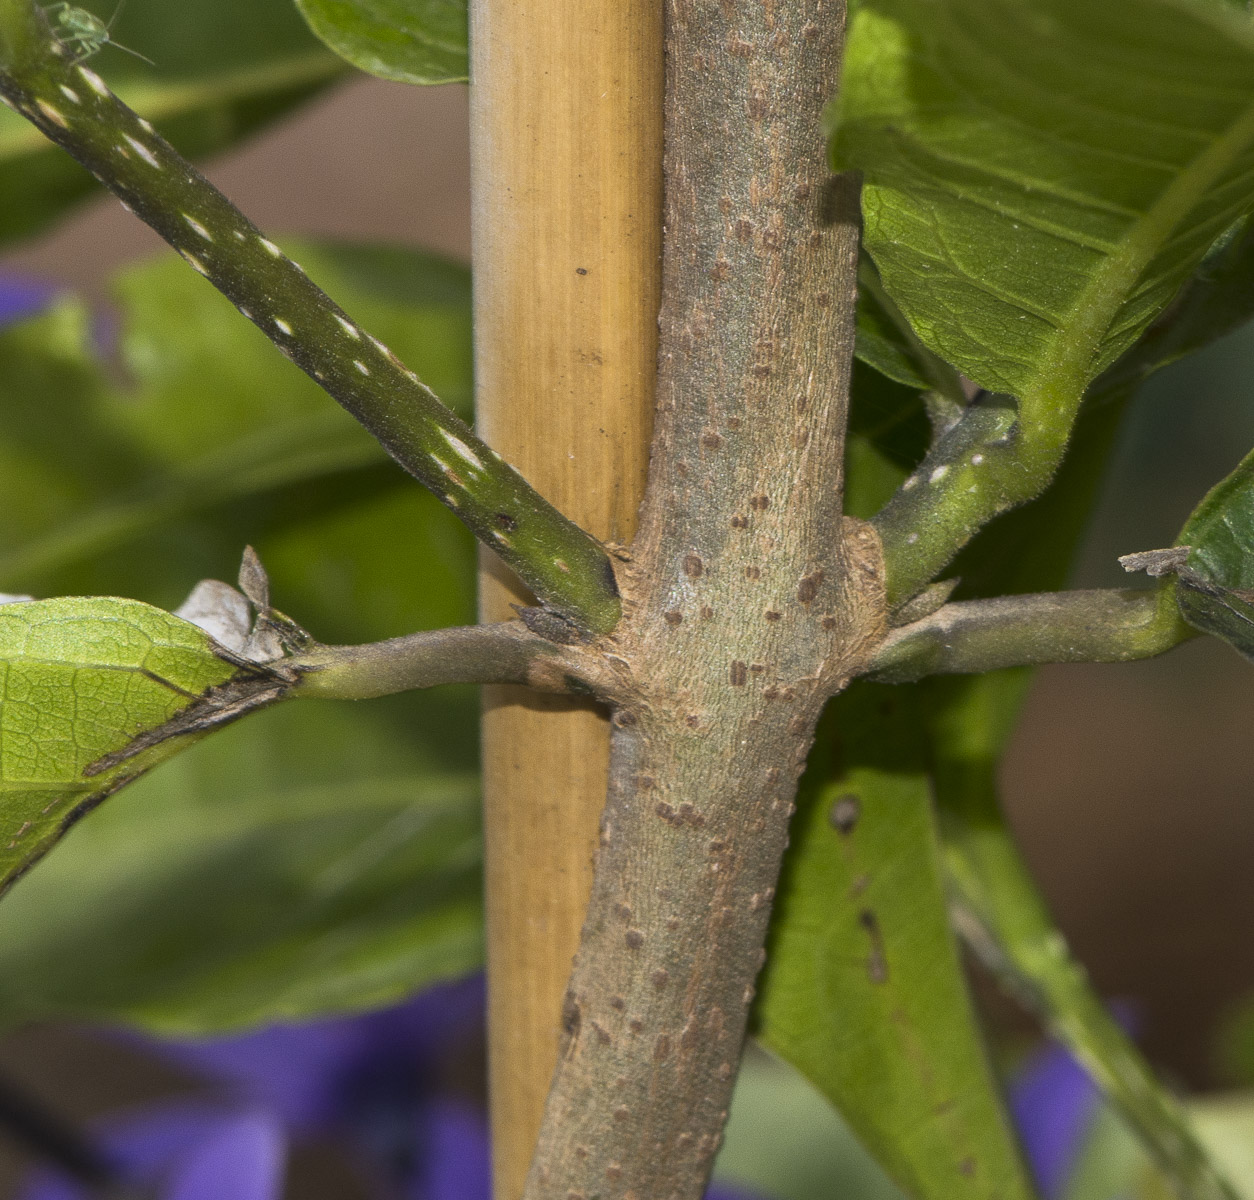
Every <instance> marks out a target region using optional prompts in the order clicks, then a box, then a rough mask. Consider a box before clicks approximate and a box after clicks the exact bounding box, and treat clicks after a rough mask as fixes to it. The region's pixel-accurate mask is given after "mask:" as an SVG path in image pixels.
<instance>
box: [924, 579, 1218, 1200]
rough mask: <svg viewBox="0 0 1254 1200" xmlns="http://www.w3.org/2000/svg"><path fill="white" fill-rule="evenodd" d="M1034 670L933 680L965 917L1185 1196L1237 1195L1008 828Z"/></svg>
mask: <svg viewBox="0 0 1254 1200" xmlns="http://www.w3.org/2000/svg"><path fill="white" fill-rule="evenodd" d="M1165 590H1167V589H1165ZM1168 591H1169V590H1168ZM1029 678H1030V675H1029V673H1028V672H1026V671H1013V672H1011V671H1006V672H999V673H997V674H993V675H985V676H982V677H980V678H976V679H971V680H963V681H958V680H944V681H942V680H938V681H935V683H934V684H932V685H929V687H930V688H931V692H932V696H933V702H934V712H933V718H932V720H933V738H932V744H933V764H932V772H933V780H934V786H935V795H936V803H937V811H938V817H939V822H940V830H941V838H942V842H943V846H944V856H945V866H946V873H947V879H948V887H949V890H950V896H951V907H952V912H953V916H954V921H955V925H956V926H957V928H958V932H959V933H960V934H961V935H962V936H963V937H964V938H965V940H966V941H967V942H968V944H969V945H970V946H971V948H972V949H973V950H974V951H975V952H976V953H977V954H978V955H979V956H980V957H981V958H982V959H983V960H984V962H985V963H986V965H987V966H988V967H989V968H990V969H991V970H992V971H993V973H994V974H995V975H996V976H997V977H998V978H999V980H1000V981H1001V983H1002V985H1003V986H1004V988H1005V989H1006V991H1007V992H1009V993H1010V994H1011V995H1013V996H1015V997H1016V998H1017V999H1019V1001H1020V1002H1021V1003H1023V1004H1024V1006H1025V1007H1026V1008H1027V1009H1028V1010H1029V1011H1030V1012H1033V1013H1034V1014H1036V1015H1037V1016H1038V1018H1039V1019H1040V1020H1041V1022H1042V1024H1043V1025H1044V1026H1045V1027H1046V1028H1047V1029H1048V1030H1049V1031H1050V1032H1051V1033H1052V1034H1053V1035H1054V1036H1055V1037H1057V1038H1058V1039H1059V1040H1060V1041H1061V1042H1062V1043H1063V1044H1064V1045H1066V1046H1067V1047H1068V1048H1069V1049H1070V1050H1071V1052H1072V1053H1073V1054H1074V1055H1075V1056H1076V1058H1077V1059H1079V1061H1080V1062H1081V1064H1082V1065H1083V1066H1084V1068H1085V1070H1086V1071H1087V1072H1088V1073H1089V1074H1090V1075H1091V1076H1092V1078H1093V1080H1094V1082H1095V1083H1096V1084H1097V1085H1098V1087H1100V1088H1101V1089H1102V1091H1103V1092H1104V1093H1105V1095H1106V1097H1107V1099H1108V1100H1109V1101H1110V1102H1111V1103H1112V1104H1113V1105H1114V1106H1115V1107H1116V1108H1117V1109H1119V1111H1120V1112H1121V1113H1122V1114H1123V1116H1124V1118H1125V1119H1126V1120H1127V1121H1128V1122H1129V1124H1130V1125H1131V1126H1132V1128H1133V1129H1135V1131H1136V1132H1137V1134H1138V1135H1139V1137H1140V1139H1141V1141H1142V1142H1143V1143H1144V1145H1145V1147H1146V1149H1147V1150H1148V1151H1149V1153H1150V1154H1151V1155H1152V1157H1153V1158H1154V1160H1155V1161H1156V1162H1157V1164H1158V1165H1159V1167H1160V1168H1161V1169H1162V1171H1163V1172H1164V1174H1165V1175H1166V1176H1167V1177H1168V1179H1169V1180H1170V1181H1171V1184H1172V1186H1173V1187H1174V1189H1175V1191H1176V1192H1177V1194H1178V1195H1179V1196H1180V1197H1181V1198H1182V1200H1236V1193H1235V1192H1234V1191H1233V1189H1232V1187H1231V1186H1230V1185H1229V1184H1228V1182H1227V1181H1226V1180H1225V1179H1224V1178H1223V1176H1222V1174H1221V1173H1220V1171H1219V1170H1218V1169H1217V1168H1216V1166H1215V1165H1214V1164H1213V1163H1212V1162H1211V1161H1210V1159H1209V1157H1208V1154H1207V1151H1206V1149H1205V1148H1204V1147H1203V1146H1202V1144H1201V1142H1200V1141H1199V1140H1198V1138H1197V1135H1196V1133H1195V1132H1194V1130H1193V1127H1192V1125H1191V1123H1190V1120H1189V1117H1188V1114H1187V1113H1186V1112H1185V1111H1184V1109H1183V1107H1182V1106H1181V1105H1180V1103H1179V1102H1178V1101H1177V1100H1176V1098H1175V1097H1174V1096H1173V1095H1172V1094H1171V1093H1170V1092H1169V1091H1168V1090H1167V1089H1166V1088H1165V1087H1164V1086H1163V1085H1162V1084H1161V1083H1160V1082H1159V1080H1158V1079H1156V1078H1155V1076H1154V1073H1153V1071H1152V1070H1151V1068H1150V1066H1149V1064H1148V1063H1146V1061H1145V1060H1144V1058H1143V1057H1142V1056H1141V1054H1140V1052H1139V1051H1138V1050H1137V1048H1136V1047H1135V1046H1134V1045H1133V1044H1132V1042H1131V1041H1130V1040H1129V1039H1128V1037H1127V1035H1126V1034H1124V1032H1123V1030H1122V1029H1120V1028H1119V1026H1118V1025H1117V1024H1116V1023H1115V1021H1114V1020H1112V1018H1111V1016H1110V1014H1109V1013H1108V1012H1107V1010H1106V1008H1105V1006H1104V1005H1103V1004H1102V1002H1101V1000H1100V999H1099V997H1098V996H1097V995H1096V994H1095V993H1094V991H1093V989H1092V986H1091V985H1090V983H1089V981H1088V977H1087V975H1086V973H1085V971H1084V968H1083V967H1082V966H1081V965H1080V964H1079V963H1078V962H1077V961H1076V960H1075V958H1074V957H1073V956H1072V954H1071V951H1070V949H1069V948H1068V946H1067V943H1066V940H1065V938H1064V937H1063V935H1062V934H1061V933H1060V932H1059V930H1058V928H1057V926H1056V925H1055V924H1054V922H1053V920H1052V919H1051V917H1050V914H1049V911H1048V909H1047V907H1046V905H1045V902H1044V900H1043V899H1042V897H1041V895H1040V893H1039V892H1038V890H1037V888H1036V885H1035V884H1034V882H1033V881H1032V877H1031V874H1030V872H1029V871H1028V868H1027V866H1026V864H1025V863H1024V861H1023V859H1022V857H1021V855H1020V854H1019V851H1018V849H1017V847H1016V846H1015V844H1014V841H1013V839H1012V838H1011V835H1010V833H1009V831H1008V830H1007V828H1006V825H1005V821H1004V819H1003V817H1002V814H1001V807H1000V804H999V802H998V795H997V760H998V756H999V754H1000V752H1001V749H1002V746H1003V744H1004V742H1005V739H1006V737H1007V735H1008V733H1009V730H1010V728H1012V727H1013V722H1014V716H1015V713H1016V711H1017V709H1018V707H1019V702H1020V700H1021V698H1022V693H1023V690H1024V688H1025V687H1026V685H1027V682H1028V679H1029Z"/></svg>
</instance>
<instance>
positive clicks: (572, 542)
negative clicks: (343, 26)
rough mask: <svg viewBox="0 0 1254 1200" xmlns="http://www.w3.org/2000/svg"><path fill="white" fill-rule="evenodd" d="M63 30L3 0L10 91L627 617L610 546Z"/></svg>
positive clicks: (363, 409) (564, 588) (527, 571)
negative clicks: (283, 245) (556, 501)
mask: <svg viewBox="0 0 1254 1200" xmlns="http://www.w3.org/2000/svg"><path fill="white" fill-rule="evenodd" d="M71 58H72V55H71V54H70V53H69V52H68V51H67V50H66V48H65V47H64V46H63V45H61V43H60V42H59V41H58V40H57V38H56V36H55V35H54V34H53V32H52V30H51V28H50V27H49V25H48V22H47V20H46V19H45V18H44V16H43V14H42V12H41V11H40V10H39V8H38V7H37V6H36V5H34V4H32V3H31V2H30V0H0V98H3V99H4V101H5V102H6V103H7V104H8V105H9V106H10V107H11V108H13V109H15V110H16V111H17V112H19V113H21V115H22V116H24V117H26V118H27V119H28V120H29V121H31V122H32V123H33V124H34V125H35V126H36V127H37V128H38V129H39V130H40V131H41V132H42V133H44V134H45V135H46V136H47V137H48V138H49V139H51V140H52V141H54V142H56V143H57V144H58V145H60V146H61V147H63V148H64V149H65V150H67V151H68V152H69V153H70V154H71V155H72V156H73V157H74V158H76V159H77V160H78V161H79V162H81V163H82V164H83V165H84V166H86V167H87V168H88V169H89V170H90V171H91V172H92V173H93V174H94V175H95V176H96V178H97V179H99V180H100V181H101V182H102V183H103V184H104V185H105V186H106V187H108V188H109V189H110V190H111V191H113V192H114V193H115V194H116V195H117V196H118V197H119V198H120V199H121V201H122V203H123V204H124V205H125V206H126V207H127V208H128V209H129V210H131V211H132V212H134V213H135V215H136V216H138V217H139V218H140V219H141V220H143V221H144V222H146V223H147V224H148V225H150V226H151V227H152V228H153V229H154V230H156V232H157V233H159V234H160V235H161V236H162V237H163V238H164V239H165V240H166V241H167V242H169V243H170V245H171V246H173V247H174V248H175V249H176V250H177V251H178V252H179V253H180V254H181V255H182V256H183V258H184V259H185V260H186V261H187V262H188V263H189V265H190V266H192V267H193V268H194V269H195V270H197V271H199V272H200V274H202V275H204V276H205V277H206V278H207V279H209V281H210V282H211V283H212V284H213V285H214V286H215V287H216V288H218V290H219V291H221V292H222V293H223V294H224V295H225V296H226V297H227V298H228V299H229V300H230V301H231V302H232V303H233V304H235V306H236V307H237V308H238V309H239V310H240V312H241V313H242V314H243V315H244V316H245V317H247V318H248V319H249V320H250V321H252V322H253V323H254V324H255V325H256V326H257V327H258V328H259V329H261V331H262V332H263V333H264V334H265V335H266V336H267V337H268V338H270V340H271V341H272V342H274V344H275V345H276V346H277V347H278V348H279V350H280V351H281V352H282V353H283V354H285V355H286V356H287V357H288V358H289V359H291V360H292V361H293V362H294V363H296V365H297V366H299V367H300V368H301V369H302V370H303V371H304V372H305V373H306V374H308V375H309V376H311V377H312V378H313V379H314V380H315V381H316V382H317V383H318V384H319V385H320V386H321V387H322V388H323V389H324V390H325V391H326V392H328V393H329V394H330V395H331V396H332V397H334V399H335V400H337V401H338V402H339V403H340V404H341V405H342V406H343V407H344V408H345V409H347V410H348V412H350V413H351V414H352V415H353V416H354V417H356V418H357V420H358V421H360V422H361V423H362V424H363V425H364V426H365V427H366V428H367V429H368V430H370V432H371V433H372V434H374V436H375V437H376V438H378V439H379V441H380V443H381V444H382V445H383V447H384V449H385V450H387V452H388V453H389V454H390V455H391V456H392V457H393V458H394V459H396V461H397V462H398V463H400V465H401V466H402V467H404V468H405V470H406V471H408V472H409V473H410V474H411V475H413V476H414V477H415V478H416V479H417V480H419V482H421V483H422V484H424V485H425V486H426V487H428V488H430V489H431V491H432V492H434V493H435V495H436V496H438V497H439V498H440V499H441V500H442V501H443V502H444V503H445V504H446V505H448V507H449V508H451V509H452V510H453V512H454V513H456V515H457V516H458V517H460V518H461V520H462V521H464V522H465V523H466V525H467V526H469V528H470V529H471V531H472V532H473V533H474V534H475V536H476V537H478V538H479V539H480V540H481V541H482V542H484V543H485V544H486V545H488V546H490V547H491V548H492V549H493V550H495V551H496V553H497V554H499V555H500V556H501V558H502V559H504V560H505V562H507V563H508V564H509V565H510V567H512V568H513V569H514V570H515V571H516V572H517V573H518V575H519V576H520V577H521V578H522V579H523V580H524V582H526V584H527V585H528V586H529V587H530V588H531V589H532V590H533V591H534V592H535V594H536V596H537V597H538V598H539V599H540V601H541V603H542V604H544V605H545V606H546V607H547V608H550V609H552V610H553V611H554V612H555V613H558V614H560V615H561V616H562V617H564V618H566V619H567V620H568V621H570V622H572V623H573V624H574V625H575V626H577V627H578V628H579V629H581V630H584V631H587V632H591V633H607V632H609V631H610V630H611V629H613V628H614V626H615V625H616V624H617V622H618V618H619V614H620V603H619V598H618V589H617V585H616V583H615V579H614V571H613V567H612V565H611V561H610V558H609V555H608V554H607V553H606V551H605V548H604V547H603V546H602V545H601V544H600V543H599V542H598V541H597V540H596V539H595V538H593V537H592V536H591V535H589V534H588V533H586V532H585V531H584V530H582V529H580V528H579V527H578V526H577V525H575V524H574V523H573V522H571V521H569V520H568V519H567V518H566V517H564V516H563V515H562V514H561V513H560V512H558V511H557V509H555V508H554V507H553V506H552V505H551V504H549V503H548V502H547V501H546V500H545V499H544V498H543V497H542V496H540V495H539V493H537V492H536V491H535V489H534V488H532V487H531V485H530V484H528V483H527V481H526V480H525V479H523V477H522V476H521V475H519V474H518V472H517V471H515V470H514V469H513V468H512V467H511V466H509V464H507V463H506V462H505V461H504V460H503V459H502V458H501V457H500V456H499V455H498V454H497V453H496V452H495V451H493V450H492V449H491V448H490V447H489V446H487V445H486V444H485V443H483V442H482V441H480V440H479V439H478V438H477V437H476V436H475V434H474V433H473V432H472V431H471V429H470V428H469V427H468V426H467V425H466V424H464V423H463V422H462V421H460V420H459V419H458V418H457V417H456V416H454V415H453V413H452V412H450V411H449V410H448V409H447V408H445V406H444V405H443V404H441V403H440V401H439V400H438V399H437V398H436V396H435V395H434V393H433V392H432V391H431V390H430V389H429V388H428V387H426V386H425V385H424V384H423V383H422V381H421V380H420V379H419V378H418V376H417V375H415V374H414V373H413V372H412V371H410V370H408V369H407V368H406V367H405V365H404V364H403V363H402V362H400V360H399V359H397V357H396V356H395V355H394V354H393V353H392V352H391V351H390V350H389V349H388V348H387V347H386V346H384V345H383V344H382V343H381V342H379V341H377V340H376V339H375V338H372V337H371V336H370V335H369V334H368V333H366V332H365V331H364V330H362V329H360V328H359V327H358V326H357V325H356V324H355V323H354V322H353V321H352V320H351V319H350V318H349V317H348V315H347V314H346V313H344V312H343V311H342V310H341V309H340V308H339V307H338V306H337V305H336V304H335V303H334V302H333V301H332V300H331V299H330V297H329V296H327V295H326V294H325V293H324V292H323V291H322V290H321V289H320V288H318V287H317V286H316V285H315V284H314V283H313V282H311V281H310V279H309V278H308V277H307V276H306V275H305V273H304V272H303V271H302V270H301V269H300V267H299V266H297V264H296V263H294V262H292V261H291V260H290V259H289V258H287V257H286V256H285V255H284V254H283V252H282V251H281V250H280V249H279V248H278V246H276V245H275V244H274V243H273V242H272V241H270V240H269V239H267V238H266V237H265V236H264V235H263V234H262V233H261V232H260V231H259V230H258V229H257V228H256V226H254V225H253V224H252V223H251V222H250V221H249V220H248V219H247V218H246V217H245V216H244V215H243V214H242V213H241V212H240V211H239V210H238V209H237V208H236V207H235V206H234V205H233V204H231V202H230V201H229V200H227V199H226V197H225V196H223V195H222V194H221V193H220V192H219V191H217V189H216V188H214V187H213V185H212V184H210V183H209V182H208V181H207V180H206V179H205V178H204V177H203V176H202V175H200V173H199V172H198V171H196V169H195V168H194V167H192V166H191V165H190V164H189V163H188V162H187V161H186V160H184V159H183V158H182V157H180V155H179V154H178V153H177V152H176V151H175V150H174V149H173V147H171V146H170V145H169V144H168V143H167V142H165V141H164V140H163V139H162V138H161V137H160V136H159V135H158V134H157V133H156V132H155V131H154V130H153V128H152V126H151V125H150V124H149V123H148V122H147V121H145V120H143V119H142V118H141V117H139V116H137V115H136V114H135V113H134V112H132V111H131V110H130V109H129V108H127V107H126V106H125V105H124V104H122V102H121V101H120V100H118V99H117V97H116V96H114V95H113V93H112V92H111V91H110V90H109V89H108V87H106V85H105V84H104V82H103V81H102V80H101V79H100V77H99V76H97V75H96V74H95V73H94V72H93V71H91V70H90V69H89V68H88V67H87V66H85V65H83V64H78V65H74V64H73V63H72V62H71Z"/></svg>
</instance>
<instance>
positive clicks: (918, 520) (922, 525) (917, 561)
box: [871, 394, 1062, 608]
mask: <svg viewBox="0 0 1254 1200" xmlns="http://www.w3.org/2000/svg"><path fill="white" fill-rule="evenodd" d="M1018 415H1019V414H1018V410H1017V408H1016V406H1015V404H1014V402H1013V401H1012V400H1009V399H1007V398H1006V397H1004V396H994V395H988V394H986V395H983V396H981V397H979V398H978V399H976V400H974V401H973V402H972V403H971V404H970V405H968V406H967V408H966V410H965V412H964V413H963V416H962V417H961V419H960V420H959V421H958V422H957V423H956V424H954V425H953V426H952V427H951V428H949V429H948V430H946V431H945V432H944V433H942V434H941V435H940V436H939V437H938V438H937V439H936V441H935V442H934V443H933V445H932V448H931V450H929V451H928V453H927V456H926V457H925V458H924V459H923V462H922V463H921V464H920V465H919V467H918V469H917V470H915V471H914V473H913V474H912V475H910V477H909V478H908V479H906V481H905V482H904V483H903V484H902V485H901V487H900V488H898V489H897V492H896V494H895V495H894V496H893V498H892V499H891V500H890V501H889V502H888V503H887V504H886V505H885V506H884V507H883V508H882V509H881V510H880V511H879V512H878V513H877V514H876V515H875V517H873V518H872V520H871V524H872V525H874V526H875V528H876V531H877V532H878V533H879V535H880V540H881V542H882V543H883V545H884V567H885V571H886V573H887V584H886V586H887V589H888V603H889V606H890V607H892V608H896V607H897V606H898V605H900V604H902V603H904V602H905V601H907V600H909V599H910V598H911V597H912V596H915V595H917V594H918V593H919V592H920V591H922V589H923V588H924V587H926V586H927V585H928V583H930V582H931V581H932V580H933V579H935V578H936V576H937V575H938V574H939V573H940V572H941V571H942V570H943V569H944V567H945V565H946V564H947V563H948V562H949V560H950V559H952V558H953V556H954V555H955V554H957V553H958V551H959V550H961V549H962V547H963V546H965V545H966V544H967V542H969V541H970V540H971V538H972V537H974V536H975V534H976V533H977V532H978V531H979V530H980V528H981V527H982V526H984V525H986V524H987V523H988V522H989V521H991V520H992V519H993V517H995V516H997V515H998V514H999V513H1003V512H1006V511H1007V510H1008V509H1011V508H1014V507H1016V506H1017V505H1019V504H1022V503H1024V501H1026V500H1030V499H1031V498H1032V497H1033V496H1036V495H1037V494H1038V493H1040V492H1041V491H1042V490H1043V489H1044V487H1045V485H1046V484H1047V483H1048V482H1049V480H1050V478H1051V477H1052V476H1053V473H1054V469H1055V468H1056V467H1057V465H1058V461H1059V459H1060V458H1061V456H1062V448H1061V447H1059V448H1058V453H1057V455H1056V456H1054V457H1053V458H1050V459H1048V460H1046V461H1044V462H1040V463H1037V464H1036V465H1035V466H1032V465H1031V459H1030V457H1029V456H1027V455H1026V454H1025V447H1024V445H1023V438H1022V435H1021V430H1020V427H1019V425H1018Z"/></svg>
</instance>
